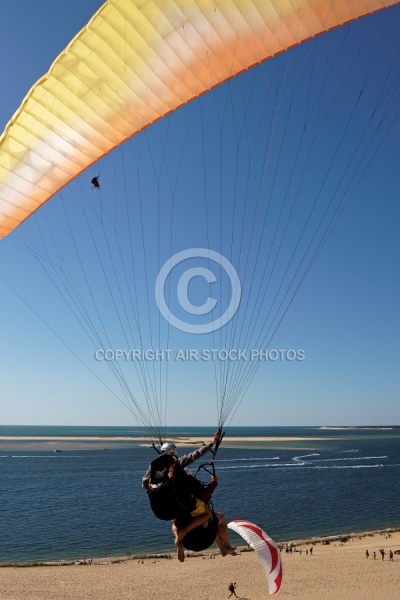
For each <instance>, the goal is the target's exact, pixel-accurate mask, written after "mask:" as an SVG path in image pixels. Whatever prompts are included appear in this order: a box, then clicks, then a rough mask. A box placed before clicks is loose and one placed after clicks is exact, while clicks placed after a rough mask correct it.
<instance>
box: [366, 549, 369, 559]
mask: <svg viewBox="0 0 400 600" xmlns="http://www.w3.org/2000/svg"><path fill="white" fill-rule="evenodd" d="M365 556H366V557H367V558H369V552H368V550H366V551H365Z"/></svg>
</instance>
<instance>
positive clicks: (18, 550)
mask: <svg viewBox="0 0 400 600" xmlns="http://www.w3.org/2000/svg"><path fill="white" fill-rule="evenodd" d="M170 433H171V436H175V435H179V436H193V437H197V438H199V439H203V438H205V439H209V438H210V437H211V436H212V434H213V429H212V428H193V427H192V428H183V427H179V428H175V429H171V430H170ZM228 433H229V436H230V437H257V436H271V435H274V436H279V437H296V438H302V439H301V440H300V441H289V440H286V441H283V442H282V441H279V442H273V443H271V442H268V443H264V444H260V443H259V442H257V443H256V442H248V443H243V442H242V443H241V442H237V446H238V447H235V448H232V447H224V444H222V446H221V449H220V451H219V453H218V456H217V460H216V469H217V473H218V476H219V486H218V488H217V490H216V491H215V493H214V495H213V501H214V508H215V510H220V511H222V512H223V513H224V514H225V515H226V518H227V519H228V521H229V520H232V519H237V518H245V519H248V520H250V521H253V522H255V523H257V524H258V525H260V526H261V527H262V528H263V529H265V530H266V531H267V532H268V533H269V535H271V537H273V538H274V539H275V540H276V541H280V540H290V539H299V538H304V537H318V536H322V535H335V534H340V533H355V532H362V531H369V530H374V529H384V528H389V527H400V511H399V496H400V482H399V481H400V478H399V475H400V430H399V429H393V430H377V429H373V430H337V431H336V430H321V429H318V428H312V427H309V428H306V427H302V428H290V427H287V428H281V427H276V428H259V427H254V428H240V427H232V428H230V429H229V432H228ZM141 434H142V431H141V430H140V429H139V428H137V429H132V428H124V427H112V428H107V427H91V428H86V427H80V428H77V427H51V428H50V427H29V428H28V427H1V428H0V436H5V435H7V436H33V437H35V436H37V437H40V436H57V437H60V438H62V437H76V436H85V437H86V438H96V437H100V436H107V437H111V438H112V437H123V436H135V435H141ZM309 437H312V438H317V439H316V440H312V441H310V440H307V438H309ZM226 446H228V444H227V445H226ZM5 447H6V445H5V443H2V442H1V441H0V522H1V526H0V563H8V562H30V561H38V560H64V559H65V560H66V559H72V558H84V557H85V556H86V557H102V556H122V555H125V554H126V553H129V552H130V553H131V554H141V553H153V552H173V551H174V550H175V548H174V545H173V542H172V535H171V531H170V524H169V523H168V522H163V521H159V520H157V519H156V518H155V517H154V516H153V514H152V512H151V510H150V507H149V504H148V500H147V496H146V494H145V493H144V492H143V491H142V489H141V477H142V475H143V473H144V472H145V470H146V468H147V466H148V463H149V462H150V461H151V460H153V458H154V457H155V452H154V450H152V449H150V448H148V447H146V446H143V445H140V444H139V443H134V442H129V443H121V442H114V443H111V444H107V449H105V448H102V447H99V444H98V443H92V442H91V441H88V442H85V443H84V444H81V445H80V447H79V448H80V449H75V450H73V449H68V444H67V445H66V444H65V443H64V445H63V446H62V447H63V451H62V452H57V453H56V452H54V449H51V450H50V449H40V450H39V449H37V448H39V447H40V448H42V445H41V444H39V442H32V443H29V445H27V443H26V442H25V443H24V444H23V445H21V447H20V448H19V446H18V443H17V444H14V445H13V449H12V450H5V449H3V448H5ZM27 448H29V449H28V450H27ZM182 452H184V451H183V450H182V451H181V453H182ZM207 477H208V476H207ZM233 542H234V543H240V540H239V538H235V539H233Z"/></svg>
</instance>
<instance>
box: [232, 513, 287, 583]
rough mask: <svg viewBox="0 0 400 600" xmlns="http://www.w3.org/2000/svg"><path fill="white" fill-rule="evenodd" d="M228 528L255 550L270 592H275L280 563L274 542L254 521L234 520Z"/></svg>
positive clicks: (279, 581)
mask: <svg viewBox="0 0 400 600" xmlns="http://www.w3.org/2000/svg"><path fill="white" fill-rule="evenodd" d="M228 527H229V529H231V530H232V531H235V532H236V533H238V534H239V535H240V536H241V537H242V538H243V539H244V540H246V542H247V543H248V544H249V546H251V547H252V548H253V550H255V551H256V552H257V556H258V558H259V559H260V561H261V564H262V567H263V569H264V572H265V576H266V578H267V583H268V589H269V593H270V594H277V593H278V592H279V590H280V589H281V585H282V563H281V555H280V552H279V549H278V548H277V546H276V544H275V542H274V541H273V540H272V539H271V538H270V537H269V535H268V534H267V533H265V531H263V530H262V529H261V528H260V527H258V526H257V525H254V523H250V521H243V520H236V521H232V522H231V523H228Z"/></svg>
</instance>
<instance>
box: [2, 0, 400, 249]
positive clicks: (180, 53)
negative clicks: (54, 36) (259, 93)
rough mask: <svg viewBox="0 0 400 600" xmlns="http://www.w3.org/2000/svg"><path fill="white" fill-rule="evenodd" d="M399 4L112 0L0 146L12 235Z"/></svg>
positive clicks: (40, 85)
mask: <svg viewBox="0 0 400 600" xmlns="http://www.w3.org/2000/svg"><path fill="white" fill-rule="evenodd" d="M394 4H397V0H385V1H384V0H360V1H359V2H357V3H356V4H354V3H351V4H349V3H348V2H346V1H345V0H336V1H335V2H334V3H333V4H332V2H330V1H329V0H314V1H311V0H296V1H295V2H288V1H284V2H282V1H281V0H271V1H270V2H265V0H247V1H246V2H242V3H240V4H238V3H236V2H233V1H228V2H227V1H226V0H217V1H214V2H208V3H207V2H200V1H195V2H191V3H189V4H187V3H186V2H182V1H180V0H169V1H166V0H154V1H153V2H148V3H145V4H144V3H143V2H141V1H140V0H108V2H106V3H105V4H104V5H103V6H102V7H101V8H100V9H99V11H98V12H97V13H96V14H95V15H94V16H93V18H92V19H91V21H90V23H89V24H88V25H87V27H85V28H84V29H83V30H82V31H81V32H80V33H79V34H78V35H77V36H76V38H75V39H74V40H73V41H72V42H71V43H70V45H69V46H68V47H67V48H66V50H65V51H64V52H63V53H62V54H61V55H60V56H59V57H58V58H57V59H56V60H55V61H54V63H53V65H52V67H51V69H50V71H49V72H48V73H47V75H45V76H44V77H42V79H40V80H39V81H38V82H37V83H36V84H35V85H34V86H33V88H32V89H31V91H30V92H29V94H28V95H27V97H26V98H25V100H24V102H23V103H22V105H21V106H20V108H19V110H18V111H17V112H16V113H15V115H14V117H13V118H12V120H11V121H10V122H9V123H8V125H7V127H6V129H5V132H4V134H3V135H2V137H1V139H0V238H2V237H5V236H7V235H8V234H9V233H10V232H11V231H13V230H14V229H15V228H16V227H18V226H19V225H20V224H21V223H22V222H23V221H25V219H27V218H28V217H29V216H30V215H31V214H32V213H33V212H35V211H36V210H37V209H38V208H39V207H40V206H41V205H42V204H43V203H44V202H46V201H47V200H49V198H51V197H52V196H53V195H54V194H55V193H56V192H57V191H59V190H61V189H62V188H63V187H64V186H66V185H67V184H68V183H69V182H70V181H72V180H73V179H74V178H75V177H76V176H77V175H79V174H80V173H81V172H82V171H84V170H85V169H87V168H88V167H89V166H90V165H92V164H93V163H95V162H96V161H98V160H99V159H100V158H101V157H102V156H104V155H106V154H107V153H108V152H110V151H111V150H113V149H114V148H116V147H117V146H119V145H120V144H122V143H123V142H124V141H125V140H127V139H129V138H130V137H132V136H133V135H135V134H136V133H138V132H139V131H142V130H143V129H144V128H146V127H148V126H149V125H151V124H152V123H155V122H156V121H158V120H159V119H161V118H162V117H164V116H165V115H167V114H169V113H171V112H172V111H174V110H176V109H177V108H179V107H180V106H182V105H184V104H186V103H187V102H189V101H191V100H193V99H194V98H197V97H199V96H200V95H201V94H204V92H207V91H208V90H211V89H213V88H214V87H215V86H217V85H219V84H221V83H222V82H224V81H227V80H228V79H230V78H232V77H235V76H236V75H238V74H239V73H242V72H243V71H245V70H247V69H249V68H251V67H253V66H254V65H257V64H259V63H261V62H263V61H265V60H267V59H268V58H271V57H273V56H276V55H278V54H280V53H281V52H284V51H285V50H287V49H289V48H292V47H294V46H296V45H298V44H300V43H302V42H304V41H305V40H309V39H310V38H313V37H315V36H318V35H320V34H321V33H324V32H326V31H329V30H331V29H334V28H336V27H338V26H340V25H343V24H344V23H349V22H351V21H354V20H355V19H358V18H359V17H362V16H365V15H367V14H370V13H372V12H374V11H378V10H381V9H382V8H385V7H387V6H392V5H394Z"/></svg>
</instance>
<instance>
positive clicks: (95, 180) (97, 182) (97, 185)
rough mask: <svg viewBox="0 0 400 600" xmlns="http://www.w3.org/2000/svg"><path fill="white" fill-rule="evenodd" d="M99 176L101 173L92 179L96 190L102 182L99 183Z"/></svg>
mask: <svg viewBox="0 0 400 600" xmlns="http://www.w3.org/2000/svg"><path fill="white" fill-rule="evenodd" d="M99 177H100V175H97V177H93V179H92V180H91V182H90V183H91V184H92V189H93V188H95V189H96V190H99V189H100V184H99Z"/></svg>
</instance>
